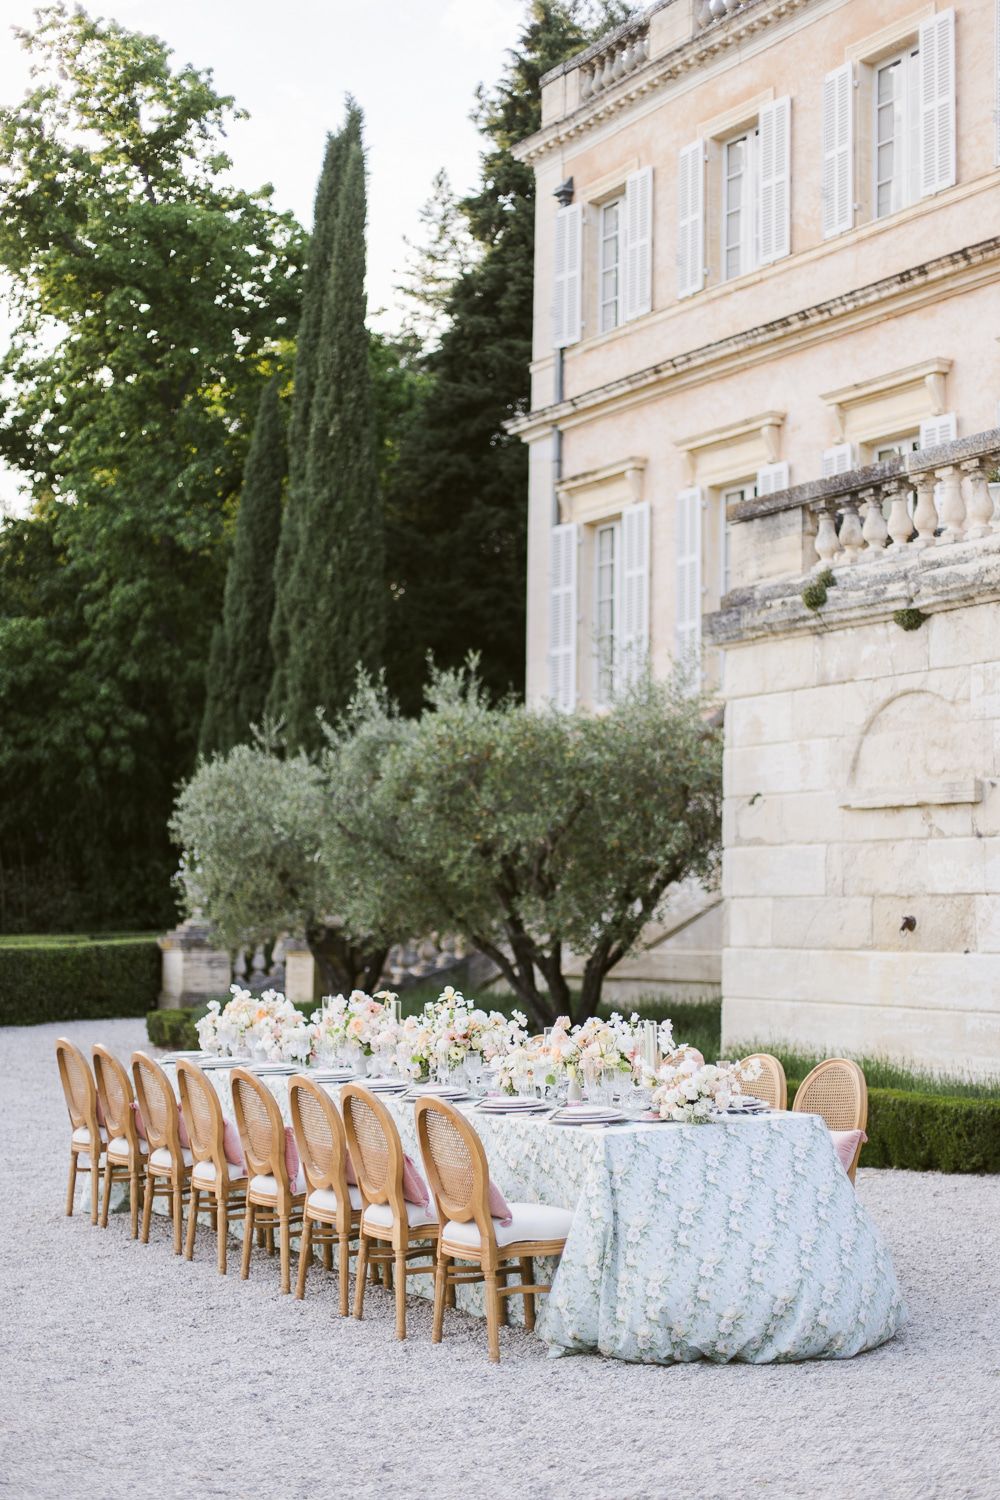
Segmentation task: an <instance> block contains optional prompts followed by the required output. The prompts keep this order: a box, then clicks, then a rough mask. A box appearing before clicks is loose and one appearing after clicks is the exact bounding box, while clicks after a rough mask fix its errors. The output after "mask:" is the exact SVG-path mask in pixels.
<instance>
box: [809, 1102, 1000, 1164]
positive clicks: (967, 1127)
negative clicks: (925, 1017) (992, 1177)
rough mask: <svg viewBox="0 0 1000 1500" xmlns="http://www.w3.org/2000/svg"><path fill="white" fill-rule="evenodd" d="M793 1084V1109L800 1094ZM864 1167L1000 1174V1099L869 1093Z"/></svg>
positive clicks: (863, 1155) (863, 1152)
mask: <svg viewBox="0 0 1000 1500" xmlns="http://www.w3.org/2000/svg"><path fill="white" fill-rule="evenodd" d="M798 1087H799V1084H798V1082H793V1081H792V1079H789V1080H788V1107H789V1109H791V1107H792V1101H793V1100H794V1098H795V1094H796V1092H797V1090H798ZM865 1134H866V1135H867V1136H868V1140H867V1142H866V1144H865V1145H864V1146H862V1148H861V1158H860V1160H859V1162H858V1165H859V1166H861V1167H902V1168H904V1169H906V1170H907V1171H910V1172H1000V1099H973V1098H964V1097H959V1098H953V1097H951V1096H949V1095H948V1094H922V1093H919V1092H917V1091H914V1092H912V1093H911V1092H909V1091H908V1090H906V1089H869V1090H868V1124H867V1126H866V1127H865Z"/></svg>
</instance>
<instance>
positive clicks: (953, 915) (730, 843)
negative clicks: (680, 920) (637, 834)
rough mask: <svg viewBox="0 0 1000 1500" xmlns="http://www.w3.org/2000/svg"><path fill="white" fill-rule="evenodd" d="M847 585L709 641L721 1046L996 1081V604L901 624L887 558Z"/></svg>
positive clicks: (999, 843)
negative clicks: (714, 710)
mask: <svg viewBox="0 0 1000 1500" xmlns="http://www.w3.org/2000/svg"><path fill="white" fill-rule="evenodd" d="M990 550H991V552H992V546H991V549H990ZM957 556H958V555H957V554H956V561H957ZM994 561H995V560H994V559H992V558H991V563H992V562H994ZM848 572H849V576H848V577H847V579H846V580H845V582H846V584H847V592H846V593H845V590H844V589H843V588H839V589H837V590H836V591H834V590H831V593H830V598H831V601H834V600H835V593H836V595H837V596H839V597H837V598H836V600H835V602H832V603H831V606H830V608H829V610H824V611H823V613H822V616H821V617H820V618H819V619H817V618H809V617H808V616H807V614H806V612H805V611H804V610H800V611H799V616H798V618H796V617H795V615H794V611H793V610H791V609H789V608H788V607H787V601H785V620H786V623H785V624H784V625H783V627H782V628H781V629H780V630H779V631H773V629H772V631H768V629H767V628H766V626H765V619H766V614H767V609H768V601H766V600H758V601H757V605H756V608H757V614H756V616H755V618H754V619H753V620H750V619H748V617H747V614H746V612H744V615H743V618H742V619H741V620H740V622H739V626H738V627H735V626H734V627H733V628H732V629H731V630H730V631H729V636H730V640H727V642H726V650H725V652H724V689H725V697H726V760H725V792H726V796H725V810H724V846H725V857H724V866H723V893H724V897H725V936H724V949H723V961H722V990H723V1029H724V1045H725V1046H727V1047H730V1046H732V1045H733V1044H735V1043H740V1042H745V1041H750V1040H754V1041H761V1042H766V1041H768V1040H771V1041H778V1040H781V1041H787V1040H794V1042H795V1043H796V1044H797V1045H799V1046H802V1047H816V1048H822V1049H832V1050H845V1051H849V1052H853V1053H862V1052H864V1053H869V1054H871V1053H887V1054H892V1055H893V1056H895V1057H907V1058H910V1059H912V1060H914V1061H916V1062H918V1063H920V1064H924V1065H927V1066H930V1067H936V1068H947V1069H961V1070H968V1071H970V1072H975V1073H990V1072H1000V602H998V599H997V597H996V590H995V588H993V587H986V586H981V587H979V588H978V589H975V588H970V589H969V591H968V594H967V599H966V602H964V603H962V604H959V605H953V600H951V599H949V600H948V601H947V603H948V604H949V605H953V607H947V608H941V609H940V610H938V611H935V612H931V613H929V616H928V618H927V619H926V620H925V622H924V623H923V625H921V626H920V628H919V629H916V630H911V631H904V630H903V629H901V628H900V627H899V625H897V624H896V623H894V622H893V620H892V618H891V614H890V616H889V617H888V618H887V617H886V615H887V613H888V612H889V611H892V610H893V609H895V608H897V607H898V604H899V603H902V602H905V599H904V598H901V599H899V600H898V601H897V600H894V599H893V598H892V597H891V596H892V595H894V594H896V593H898V592H900V588H901V580H900V572H899V567H898V565H897V566H896V567H895V569H892V568H890V567H889V566H886V565H882V564H877V563H873V564H871V565H870V566H869V567H861V568H855V569H853V570H848ZM992 582H995V580H992V579H989V578H987V577H986V575H985V574H984V573H980V584H981V585H986V584H987V583H992ZM907 588H908V589H909V591H910V594H911V596H912V592H913V588H914V578H913V576H910V577H909V578H907V579H905V580H902V592H903V594H905V593H906V590H907ZM866 600H867V601H868V606H869V607H868V618H864V615H865V608H864V605H865V601H866ZM771 603H773V601H771ZM941 603H942V604H943V603H945V601H944V600H943V599H942V601H941ZM838 613H839V618H838ZM725 633H726V632H725V629H724V628H723V630H721V631H720V634H722V635H724V634H725ZM739 636H742V639H739V638H738V637H739Z"/></svg>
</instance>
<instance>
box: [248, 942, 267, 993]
mask: <svg viewBox="0 0 1000 1500" xmlns="http://www.w3.org/2000/svg"><path fill="white" fill-rule="evenodd" d="M250 964H251V967H250V978H249V979H248V980H247V989H250V990H262V989H264V987H265V986H266V984H267V970H266V969H265V967H264V944H263V943H258V944H257V946H256V948H255V949H254V950H253V958H252V959H251V960H250Z"/></svg>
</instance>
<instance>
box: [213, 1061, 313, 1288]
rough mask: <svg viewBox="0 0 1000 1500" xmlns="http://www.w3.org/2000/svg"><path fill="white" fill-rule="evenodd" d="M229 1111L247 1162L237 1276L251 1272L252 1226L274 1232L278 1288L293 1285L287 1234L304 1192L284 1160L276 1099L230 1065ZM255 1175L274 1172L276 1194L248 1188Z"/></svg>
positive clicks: (293, 1230) (297, 1230)
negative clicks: (255, 1113) (258, 1112)
mask: <svg viewBox="0 0 1000 1500" xmlns="http://www.w3.org/2000/svg"><path fill="white" fill-rule="evenodd" d="M230 1076H231V1078H232V1085H233V1112H234V1113H235V1115H236V1128H237V1130H238V1131H239V1133H240V1144H241V1145H242V1147H243V1158H244V1160H245V1162H246V1165H247V1187H246V1217H245V1218H244V1221H243V1258H242V1262H241V1265H240V1275H241V1276H242V1278H243V1280H244V1281H246V1279H247V1277H248V1276H249V1275H250V1256H251V1253H252V1251H253V1239H254V1231H255V1230H258V1231H259V1230H261V1229H264V1230H267V1231H270V1232H271V1233H273V1231H274V1230H275V1229H277V1231H278V1239H279V1245H280V1254H281V1290H282V1292H290V1291H291V1289H292V1273H291V1263H292V1245H291V1241H292V1235H293V1234H295V1235H300V1234H301V1232H302V1211H303V1206H304V1204H305V1198H306V1195H305V1193H297V1192H295V1191H294V1186H293V1184H292V1183H291V1182H290V1181H289V1178H288V1167H287V1166H286V1165H285V1122H284V1121H283V1120H282V1118H281V1111H280V1109H279V1108H278V1102H277V1100H276V1099H275V1097H274V1095H273V1094H272V1093H271V1091H270V1089H269V1088H267V1087H266V1086H265V1085H264V1084H263V1083H261V1081H260V1079H259V1078H256V1077H255V1076H254V1074H253V1073H250V1072H248V1071H247V1069H246V1068H234V1069H233V1071H232V1074H231V1075H230ZM244 1090H248V1091H249V1093H250V1094H251V1095H252V1096H253V1097H254V1098H255V1099H256V1100H257V1101H258V1102H259V1104H260V1107H261V1108H262V1110H263V1112H264V1116H265V1121H264V1130H263V1132H262V1131H261V1130H260V1128H259V1127H260V1123H261V1122H260V1120H259V1118H258V1119H257V1120H251V1119H250V1118H249V1117H248V1115H247V1109H246V1099H245V1095H244ZM255 1177H273V1178H274V1181H275V1187H276V1193H275V1195H274V1197H271V1195H270V1194H269V1193H262V1192H260V1191H259V1190H258V1191H255V1190H254V1188H253V1179H254V1178H255Z"/></svg>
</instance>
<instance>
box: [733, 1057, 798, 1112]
mask: <svg viewBox="0 0 1000 1500" xmlns="http://www.w3.org/2000/svg"><path fill="white" fill-rule="evenodd" d="M754 1062H755V1063H760V1076H759V1077H758V1078H744V1079H742V1080H741V1083H740V1087H741V1088H742V1090H743V1092H744V1094H749V1095H750V1096H751V1097H752V1098H754V1099H762V1100H763V1101H764V1103H765V1104H769V1105H770V1106H771V1108H772V1109H787V1108H788V1079H787V1078H786V1077H785V1070H784V1068H783V1067H782V1066H781V1063H780V1062H779V1060H778V1059H777V1058H776V1057H772V1056H771V1054H770V1052H752V1053H751V1054H750V1056H749V1057H745V1058H744V1059H743V1062H742V1063H741V1064H740V1066H741V1067H743V1066H744V1065H745V1064H746V1063H754Z"/></svg>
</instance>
